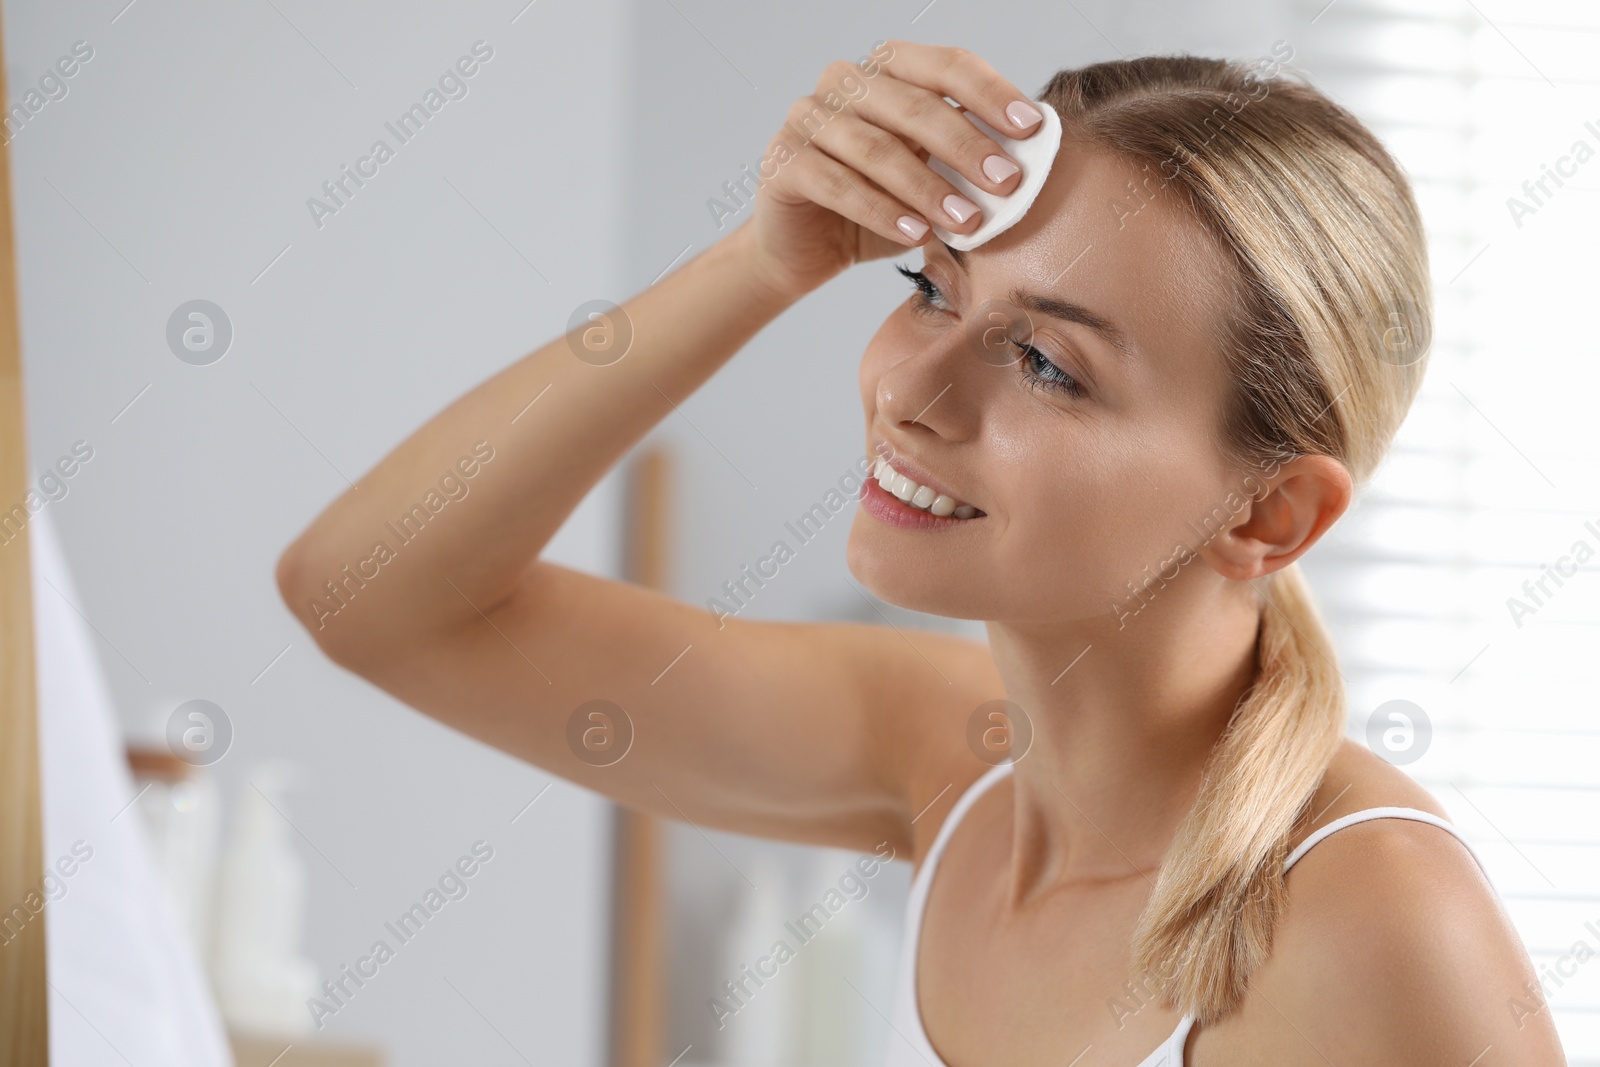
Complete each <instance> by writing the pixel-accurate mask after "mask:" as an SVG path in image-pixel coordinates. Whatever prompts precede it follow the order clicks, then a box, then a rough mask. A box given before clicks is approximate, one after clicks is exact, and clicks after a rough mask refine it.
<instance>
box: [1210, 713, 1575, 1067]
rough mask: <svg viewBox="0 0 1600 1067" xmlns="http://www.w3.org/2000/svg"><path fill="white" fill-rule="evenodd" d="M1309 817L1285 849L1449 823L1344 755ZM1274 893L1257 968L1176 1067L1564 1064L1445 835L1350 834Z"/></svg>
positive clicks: (1311, 857)
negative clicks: (1391, 813)
mask: <svg viewBox="0 0 1600 1067" xmlns="http://www.w3.org/2000/svg"><path fill="white" fill-rule="evenodd" d="M1318 804H1321V805H1322V810H1321V811H1320V813H1319V814H1318V815H1317V817H1316V818H1314V819H1313V820H1312V821H1311V824H1310V825H1309V826H1308V827H1306V828H1305V829H1304V831H1303V832H1302V833H1301V834H1300V835H1299V836H1300V837H1301V838H1304V837H1305V836H1307V835H1309V833H1311V832H1313V831H1314V830H1315V829H1316V828H1318V827H1320V826H1324V825H1326V824H1328V823H1330V822H1332V821H1333V820H1335V819H1338V818H1340V817H1341V816H1342V815H1347V814H1350V813H1353V812H1356V811H1361V810H1363V809H1366V808H1373V807H1408V808H1416V809H1418V810H1421V811H1425V812H1428V813H1430V814H1434V815H1437V816H1439V817H1441V818H1443V819H1444V820H1445V821H1447V822H1448V821H1450V820H1449V815H1448V812H1447V811H1446V810H1445V809H1444V807H1443V806H1442V805H1441V804H1440V803H1439V802H1438V800H1436V799H1435V798H1434V797H1433V796H1432V795H1431V794H1429V793H1428V792H1427V790H1425V789H1423V788H1422V787H1421V786H1419V785H1417V784H1416V783H1415V782H1413V781H1412V780H1411V779H1410V778H1409V777H1408V776H1406V775H1405V774H1404V773H1402V772H1401V771H1399V770H1398V769H1396V768H1394V767H1392V766H1390V765H1389V764H1387V763H1386V762H1384V761H1383V760H1382V759H1380V758H1379V757H1377V756H1375V755H1373V754H1372V753H1371V752H1369V751H1367V750H1366V749H1365V748H1363V747H1361V746H1360V745H1357V744H1355V743H1354V742H1348V741H1347V742H1346V744H1345V748H1344V749H1342V750H1341V752H1340V753H1339V755H1338V756H1337V757H1336V758H1335V760H1334V762H1333V764H1332V766H1331V767H1330V769H1329V775H1328V778H1327V780H1326V781H1325V782H1324V784H1323V786H1322V788H1321V790H1320V791H1319V794H1318V798H1317V799H1316V800H1314V802H1313V806H1312V811H1313V812H1318V811H1319V809H1318ZM1287 884H1288V889H1289V906H1288V909H1287V911H1286V912H1285V914H1284V916H1283V918H1282V920H1281V921H1280V923H1279V925H1278V928H1277V930H1276V932H1275V934H1274V940H1273V948H1272V955H1271V957H1270V958H1269V959H1268V961H1267V963H1266V964H1265V965H1264V966H1263V967H1262V968H1261V969H1260V970H1259V971H1258V972H1257V973H1256V974H1255V975H1254V976H1253V977H1252V979H1251V982H1250V992H1249V993H1248V994H1247V996H1246V999H1245V1003H1244V1005H1243V1006H1242V1007H1241V1009H1240V1010H1239V1011H1238V1012H1236V1013H1235V1014H1234V1015H1232V1016H1230V1017H1229V1018H1227V1019H1224V1020H1222V1021H1220V1022H1218V1023H1215V1024H1213V1025H1212V1026H1210V1027H1204V1028H1196V1031H1195V1036H1194V1037H1193V1038H1192V1039H1191V1048H1192V1049H1193V1053H1192V1055H1191V1059H1190V1060H1189V1062H1190V1064H1191V1067H1211V1065H1214V1064H1221V1063H1228V1064H1253V1063H1262V1064H1266V1063H1272V1064H1278V1065H1281V1064H1290V1065H1294V1064H1307V1065H1309V1064H1319V1065H1321V1064H1326V1063H1328V1062H1329V1061H1332V1062H1334V1063H1364V1064H1374V1065H1389V1064H1393V1065H1396V1067H1399V1065H1401V1064H1415V1063H1456V1064H1462V1065H1465V1064H1471V1063H1477V1064H1488V1063H1508V1064H1509V1063H1515V1064H1519V1065H1522V1064H1526V1065H1529V1067H1558V1065H1563V1064H1565V1063H1566V1060H1565V1058H1564V1057H1563V1055H1562V1053H1561V1048H1560V1043H1559V1041H1558V1039H1557V1037H1556V1033H1555V1028H1554V1026H1553V1024H1552V1022H1551V1020H1550V1013H1549V1011H1548V1009H1547V1008H1546V1006H1545V1005H1544V1001H1543V997H1542V994H1541V993H1540V990H1539V985H1538V982H1537V980H1536V978H1535V974H1534V970H1533V965H1532V963H1531V961H1530V960H1529V958H1528V954H1527V951H1526V949H1525V948H1524V947H1523V944H1522V941H1521V939H1520V937H1519V935H1518V934H1517V931H1516V929H1515V928H1514V927H1513V926H1512V924H1511V921H1510V918H1509V916H1508V915H1507V914H1506V911H1505V908H1504V907H1503V906H1502V904H1501V903H1500V900H1499V898H1498V896H1497V895H1496V893H1495V891H1494V888H1493V886H1492V885H1491V884H1490V883H1489V881H1488V879H1487V878H1486V877H1485V876H1484V874H1483V872H1482V870H1481V869H1480V868H1479V867H1478V864H1477V862H1476V860H1474V858H1473V856H1472V853H1471V852H1470V851H1469V850H1468V848H1467V847H1466V846H1465V845H1464V844H1462V842H1461V841H1459V840H1458V839H1457V838H1456V837H1455V836H1454V835H1453V834H1451V833H1449V832H1448V831H1446V830H1444V829H1442V828H1440V827H1438V826H1434V825H1432V824H1430V823H1427V822H1423V821H1418V820H1411V819H1396V818H1377V819H1370V820H1365V821H1361V822H1357V823H1355V824H1352V825H1348V826H1346V827H1344V828H1343V829H1341V830H1338V831H1337V832H1334V833H1331V834H1329V835H1327V836H1326V837H1324V838H1323V839H1322V840H1321V841H1319V842H1318V843H1317V844H1316V845H1315V846H1314V847H1313V848H1311V849H1310V850H1309V851H1308V852H1306V853H1305V855H1304V856H1303V857H1302V858H1301V859H1300V861H1299V862H1298V863H1296V864H1295V866H1294V867H1293V869H1292V870H1291V871H1290V873H1289V876H1288V879H1287ZM1491 1049H1492V1050H1493V1051H1492V1054H1491V1055H1488V1056H1486V1055H1485V1053H1486V1052H1489V1050H1491Z"/></svg>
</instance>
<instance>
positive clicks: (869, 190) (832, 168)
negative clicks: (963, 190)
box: [781, 148, 929, 247]
mask: <svg viewBox="0 0 1600 1067" xmlns="http://www.w3.org/2000/svg"><path fill="white" fill-rule="evenodd" d="M781 173H782V174H783V176H784V177H783V181H784V184H785V185H786V186H788V187H789V189H790V190H791V192H792V193H793V194H796V195H799V196H802V197H804V198H805V199H807V200H811V201H814V202H815V203H818V204H821V205H822V206H823V207H825V208H828V209H829V210H830V211H833V212H835V213H837V214H839V215H841V216H843V217H844V218H847V219H849V220H850V221H852V222H854V223H855V224H856V225H858V226H862V227H865V228H866V229H868V230H871V231H872V232H873V233H876V234H878V235H880V236H882V237H885V238H887V239H888V240H891V241H894V242H896V243H897V244H902V245H905V246H907V247H915V246H917V245H919V244H921V243H922V242H923V240H924V239H925V238H926V237H927V235H928V233H929V228H928V220H927V217H926V216H925V215H923V214H921V213H920V212H918V211H915V210H913V209H911V208H908V207H907V206H906V205H905V204H902V203H901V202H900V201H899V200H897V199H895V198H894V197H893V196H891V195H890V194H889V193H887V192H885V191H884V190H883V189H881V188H879V187H878V186H877V185H875V184H873V183H872V182H871V181H869V180H867V178H866V177H865V176H863V175H861V174H860V173H857V172H855V171H852V170H851V169H850V168H849V167H847V166H845V165H844V164H843V163H840V162H839V161H838V160H836V159H834V158H833V157H831V156H829V155H828V154H827V153H826V152H824V151H822V150H821V149H815V148H814V149H811V150H809V151H802V152H800V153H799V154H798V155H797V156H795V158H794V159H792V160H791V161H790V162H788V163H787V164H785V165H784V168H783V171H782V172H781ZM901 226H905V227H906V229H901ZM912 234H915V235H916V236H914V237H913V236H912Z"/></svg>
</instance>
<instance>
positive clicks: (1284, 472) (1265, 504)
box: [1200, 456, 1354, 581]
mask: <svg viewBox="0 0 1600 1067" xmlns="http://www.w3.org/2000/svg"><path fill="white" fill-rule="evenodd" d="M1247 478H1248V480H1249V481H1250V482H1251V483H1252V484H1250V485H1248V486H1246V490H1247V494H1238V496H1239V497H1242V499H1243V502H1244V503H1243V507H1242V508H1240V509H1239V510H1238V516H1237V517H1238V521H1237V522H1235V523H1234V524H1233V525H1231V526H1229V527H1228V528H1227V529H1225V530H1223V531H1222V532H1221V533H1220V534H1218V535H1217V536H1216V537H1215V538H1213V539H1212V540H1211V541H1210V542H1209V543H1207V544H1206V545H1205V546H1203V547H1202V548H1201V550H1200V554H1201V555H1202V556H1203V557H1205V558H1206V561H1207V562H1208V563H1209V564H1210V565H1211V567H1212V569H1213V570H1215V571H1216V572H1217V573H1218V574H1220V575H1222V576H1223V577H1224V578H1231V579H1234V580H1236V581H1247V580H1249V579H1251V578H1261V577H1265V576H1266V575H1269V574H1271V573H1272V572H1274V571H1277V570H1281V569H1282V568H1284V567H1287V566H1288V565H1289V564H1291V563H1293V562H1294V561H1295V560H1297V559H1299V558H1300V557H1301V556H1303V555H1305V553H1306V552H1308V551H1310V549H1311V546H1312V545H1314V544H1316V543H1317V541H1318V540H1320V539H1321V537H1322V535H1323V534H1324V533H1326V532H1327V530H1328V528H1329V527H1330V526H1332V525H1333V524H1334V522H1336V521H1337V520H1338V518H1339V517H1340V516H1341V515H1343V514H1344V513H1345V511H1346V509H1348V508H1349V506H1350V501H1351V499H1352V497H1353V495H1354V489H1353V482H1352V480H1351V478H1350V472H1349V471H1348V470H1346V469H1345V466H1344V464H1342V463H1340V462H1339V461H1338V460H1336V459H1334V458H1333V457H1332V456H1297V457H1296V458H1295V459H1293V460H1292V461H1290V462H1288V463H1286V464H1284V465H1283V466H1282V467H1280V468H1279V469H1278V470H1277V471H1275V472H1274V473H1273V474H1272V476H1270V477H1262V478H1257V477H1256V476H1255V475H1249V476H1247ZM1231 499H1235V494H1230V500H1231ZM1230 510H1231V508H1230Z"/></svg>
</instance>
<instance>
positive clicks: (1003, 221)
mask: <svg viewBox="0 0 1600 1067" xmlns="http://www.w3.org/2000/svg"><path fill="white" fill-rule="evenodd" d="M1033 103H1034V106H1036V107H1037V108H1038V109H1039V111H1040V113H1041V114H1042V115H1043V116H1044V118H1043V119H1041V120H1040V124H1039V129H1038V130H1037V131H1035V132H1034V134H1033V135H1032V136H1031V137H1024V138H1020V139H1018V138H1013V137H1011V136H1010V135H1008V134H1007V133H1005V132H1004V131H1003V130H997V129H995V128H994V127H993V126H990V125H989V124H988V123H987V122H984V121H983V120H982V119H980V118H979V117H978V116H977V115H975V114H973V113H972V112H971V111H966V112H963V114H965V115H966V116H967V118H968V119H969V120H970V121H971V122H972V124H973V125H974V126H976V127H977V128H978V129H979V131H980V132H982V133H984V134H986V135H988V136H989V137H992V138H994V141H995V143H996V144H998V145H1000V146H1001V147H1002V148H1004V149H1005V150H1006V152H1007V154H1008V155H1010V156H1011V158H1012V159H1014V160H1016V161H1017V165H1018V166H1020V167H1021V168H1022V180H1021V181H1020V182H1018V183H1017V187H1016V188H1015V189H1013V190H1012V191H1011V193H1010V195H1008V196H997V195H995V194H994V193H991V192H989V191H988V190H986V189H980V188H978V187H977V186H976V185H973V184H972V183H971V182H970V181H968V180H967V179H966V178H964V177H962V176H961V175H960V174H958V173H956V172H955V171H954V170H952V169H951V168H950V167H949V166H947V165H946V164H945V163H944V161H943V160H940V159H937V158H935V157H933V156H929V157H928V166H929V167H931V168H933V170H935V171H937V172H938V174H939V175H940V177H942V178H944V179H945V180H946V181H948V182H949V183H950V184H951V185H953V186H955V187H956V191H957V192H959V193H960V194H961V195H962V196H964V197H966V198H967V199H968V200H971V201H972V202H973V203H974V204H977V205H978V207H979V208H981V209H982V210H983V222H982V224H980V225H979V226H978V228H977V229H976V230H973V231H972V232H971V233H964V234H963V233H951V232H950V231H949V230H947V229H945V228H944V227H942V226H940V225H939V224H938V223H936V222H933V221H932V220H929V222H930V225H931V226H932V227H933V232H934V233H935V234H936V235H938V237H939V240H941V241H943V242H944V243H945V244H947V245H949V246H950V247H951V248H954V249H957V250H959V251H962V252H965V251H968V250H969V249H973V248H977V247H978V246H979V245H981V244H983V243H984V242H985V241H987V240H988V239H989V238H991V237H994V236H996V235H997V234H1001V233H1004V232H1005V231H1006V230H1009V229H1010V228H1011V227H1012V226H1014V225H1015V224H1016V223H1017V221H1018V220H1019V219H1021V218H1022V216H1023V215H1025V214H1027V211H1028V208H1029V207H1031V206H1032V205H1033V200H1034V198H1035V197H1036V196H1038V195H1039V190H1040V189H1043V188H1044V180H1045V178H1047V177H1049V176H1050V165H1051V163H1053V162H1054V161H1055V158H1056V152H1057V151H1058V150H1059V149H1060V148H1061V116H1060V115H1058V114H1056V109H1055V108H1053V107H1051V106H1050V105H1049V104H1047V103H1045V102H1043V101H1042V100H1035V101H1033Z"/></svg>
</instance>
